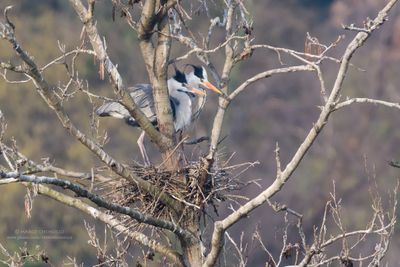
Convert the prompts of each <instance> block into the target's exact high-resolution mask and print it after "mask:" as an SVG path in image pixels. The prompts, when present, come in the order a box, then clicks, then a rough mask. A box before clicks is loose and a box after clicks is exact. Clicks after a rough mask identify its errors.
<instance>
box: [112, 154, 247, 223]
mask: <svg viewBox="0 0 400 267" xmlns="http://www.w3.org/2000/svg"><path fill="white" fill-rule="evenodd" d="M204 163H205V159H200V160H199V161H196V162H191V163H189V164H188V165H187V166H185V167H184V168H182V169H181V170H179V171H175V172H171V171H166V170H161V169H157V168H155V167H154V166H150V167H144V166H134V167H130V169H131V171H132V172H133V173H134V174H135V175H137V176H138V177H140V178H142V179H143V180H146V181H149V182H150V183H152V184H153V185H155V186H156V187H157V188H159V191H160V193H167V194H169V195H170V196H172V197H173V198H174V199H176V200H177V201H180V202H181V203H183V204H184V205H185V206H186V207H187V208H188V209H189V210H190V211H194V212H200V211H201V210H203V209H204V208H205V207H206V206H207V204H210V205H212V206H213V207H214V211H216V210H217V209H216V205H217V204H218V203H220V202H223V201H226V200H227V199H229V198H231V197H232V196H233V195H232V194H231V193H230V192H231V191H234V190H238V189H240V188H242V187H244V186H245V185H247V184H248V183H241V182H240V181H239V180H238V179H237V178H238V176H239V175H240V174H241V173H242V172H243V169H244V168H245V169H248V167H250V165H251V163H249V164H240V165H236V166H229V167H213V169H212V170H211V171H207V170H206V169H205V168H204ZM214 165H217V164H214ZM246 166H247V167H246ZM238 169H240V170H241V171H240V172H239V174H238V173H237V170H238ZM235 173H236V174H235ZM107 192H108V194H107V196H106V197H107V198H108V199H109V200H110V201H113V202H114V203H118V204H120V205H123V206H128V207H132V208H136V209H139V210H140V211H142V212H144V213H147V214H152V215H153V216H156V217H164V218H169V213H170V211H169V209H168V207H167V206H165V205H164V204H163V203H162V202H160V201H159V200H158V199H157V198H154V197H153V196H151V195H150V194H147V193H145V192H143V191H141V190H140V189H139V188H138V187H137V186H136V184H134V183H131V182H129V181H126V180H124V179H118V180H114V181H112V182H110V184H109V188H108V190H107ZM189 213H190V212H188V213H185V214H189Z"/></svg>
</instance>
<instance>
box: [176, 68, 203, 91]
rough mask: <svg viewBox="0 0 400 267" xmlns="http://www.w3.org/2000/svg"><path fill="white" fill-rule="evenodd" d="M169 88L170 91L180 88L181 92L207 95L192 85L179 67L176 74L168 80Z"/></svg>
mask: <svg viewBox="0 0 400 267" xmlns="http://www.w3.org/2000/svg"><path fill="white" fill-rule="evenodd" d="M168 89H169V92H170V93H171V91H172V90H178V91H180V92H187V93H189V95H190V94H195V95H205V93H204V92H203V91H202V90H199V89H197V88H196V87H194V86H192V85H190V84H189V83H188V80H187V78H186V75H185V73H183V72H181V71H179V70H178V69H175V75H174V76H173V77H172V78H171V79H169V80H168Z"/></svg>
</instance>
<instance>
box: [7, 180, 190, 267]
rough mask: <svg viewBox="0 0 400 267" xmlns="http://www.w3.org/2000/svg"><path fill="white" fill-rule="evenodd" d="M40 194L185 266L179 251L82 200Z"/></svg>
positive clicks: (46, 191) (42, 191) (41, 191)
mask: <svg viewBox="0 0 400 267" xmlns="http://www.w3.org/2000/svg"><path fill="white" fill-rule="evenodd" d="M0 181H1V180H0ZM38 193H39V194H41V195H45V196H47V197H50V198H52V199H55V200H57V201H59V202H61V203H63V204H66V205H68V206H71V207H74V208H76V209H79V210H80V211H82V212H84V213H86V214H88V215H90V216H91V217H93V218H94V219H97V220H100V221H102V222H104V223H106V224H108V225H110V226H111V227H112V228H114V229H116V230H117V231H119V232H122V233H124V234H126V235H128V236H129V237H131V238H132V239H133V240H135V241H136V242H138V243H139V244H142V245H144V246H146V247H149V248H151V249H153V250H154V251H156V252H158V253H160V254H162V255H165V256H166V257H168V258H169V259H170V260H171V261H173V262H176V263H177V264H179V265H181V266H184V265H185V264H184V262H183V259H182V255H180V254H179V253H178V252H177V251H174V250H172V249H170V248H167V247H165V246H163V245H161V244H160V243H158V242H156V241H155V240H152V239H150V238H149V237H148V236H147V235H145V234H142V233H139V232H136V231H132V230H130V229H128V228H126V227H125V226H124V225H123V223H122V222H121V221H119V220H117V219H116V218H115V217H114V216H112V215H110V214H106V213H104V212H102V211H100V210H98V209H95V208H93V207H92V206H90V205H88V204H86V203H85V202H83V201H82V200H80V199H77V198H73V197H70V196H67V195H65V194H62V193H60V192H57V191H56V190H53V189H50V188H48V187H46V186H43V185H38Z"/></svg>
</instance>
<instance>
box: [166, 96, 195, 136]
mask: <svg viewBox="0 0 400 267" xmlns="http://www.w3.org/2000/svg"><path fill="white" fill-rule="evenodd" d="M171 97H173V98H175V99H176V100H177V105H176V107H175V121H174V126H175V130H176V131H179V130H182V129H184V128H185V127H187V126H188V125H189V124H190V122H191V119H192V101H191V99H190V97H189V96H188V95H187V94H186V93H184V92H179V91H175V90H174V91H172V92H171Z"/></svg>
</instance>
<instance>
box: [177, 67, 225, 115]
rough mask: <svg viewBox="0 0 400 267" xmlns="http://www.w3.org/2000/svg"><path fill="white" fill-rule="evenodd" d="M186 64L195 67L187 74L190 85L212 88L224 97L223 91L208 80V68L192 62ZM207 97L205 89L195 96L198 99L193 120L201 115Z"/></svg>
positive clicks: (194, 98)
mask: <svg viewBox="0 0 400 267" xmlns="http://www.w3.org/2000/svg"><path fill="white" fill-rule="evenodd" d="M186 66H191V67H192V68H193V70H192V71H191V72H189V73H187V74H185V77H186V80H187V82H188V85H189V86H191V87H194V88H199V89H204V88H205V89H210V90H212V91H214V92H216V93H218V94H220V95H222V96H223V97H224V95H223V94H222V92H221V91H220V90H219V89H218V88H217V87H215V86H214V85H213V84H212V83H210V82H209V81H208V75H207V71H206V68H204V67H203V66H196V65H192V64H187V65H186ZM206 98H207V94H206V91H205V90H203V94H197V95H195V96H194V97H193V100H196V101H195V106H194V109H193V114H192V120H193V121H194V120H196V119H197V117H198V116H199V115H200V112H201V110H202V109H203V107H204V104H205V102H206Z"/></svg>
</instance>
